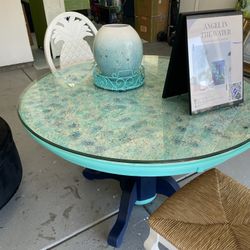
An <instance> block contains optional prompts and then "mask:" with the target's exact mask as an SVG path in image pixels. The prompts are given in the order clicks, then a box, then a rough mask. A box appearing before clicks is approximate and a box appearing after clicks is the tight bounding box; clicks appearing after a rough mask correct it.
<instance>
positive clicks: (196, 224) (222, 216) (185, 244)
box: [144, 169, 250, 250]
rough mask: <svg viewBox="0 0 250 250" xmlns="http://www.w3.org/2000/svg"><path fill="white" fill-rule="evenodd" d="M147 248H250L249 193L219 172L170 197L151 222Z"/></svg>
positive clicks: (214, 249) (155, 213)
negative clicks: (161, 245) (161, 244)
mask: <svg viewBox="0 0 250 250" xmlns="http://www.w3.org/2000/svg"><path fill="white" fill-rule="evenodd" d="M149 224H150V228H151V229H150V235H149V238H148V239H147V241H146V242H145V244H144V246H145V248H146V249H158V241H160V242H161V243H163V244H164V243H166V244H164V245H166V246H167V247H168V248H170V249H188V250H190V249H191V250H195V249H199V250H201V249H211V250H222V249H227V250H239V249H242V250H243V249H244V250H247V249H250V190H249V189H248V188H246V187H244V186H242V185H241V184H239V183H237V182H236V181H234V180H233V179H232V178H230V177H228V176H226V175H224V174H222V173H221V172H220V171H218V170H216V169H212V170H209V171H208V172H206V173H204V174H202V175H200V176H199V177H197V178H196V179H194V180H193V181H192V182H190V183H189V184H187V185H186V186H184V187H183V188H181V189H180V190H179V191H178V192H176V193H175V194H174V195H173V196H171V197H170V198H168V199H167V200H166V201H165V202H164V203H163V204H162V205H161V206H160V207H159V208H158V209H157V210H156V211H155V212H154V213H153V214H152V215H151V216H150V219H149Z"/></svg>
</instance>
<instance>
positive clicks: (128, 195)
mask: <svg viewBox="0 0 250 250" xmlns="http://www.w3.org/2000/svg"><path fill="white" fill-rule="evenodd" d="M121 189H122V197H121V201H120V209H119V213H118V217H117V220H116V222H115V225H114V226H113V228H112V230H111V231H110V233H109V236H108V244H109V245H111V246H114V247H119V246H120V245H121V243H122V239H123V235H124V233H125V231H126V228H127V225H128V221H129V218H130V215H131V212H132V209H133V206H134V204H135V201H136V199H137V185H136V180H135V179H132V180H128V179H127V180H126V181H125V180H123V181H122V182H121Z"/></svg>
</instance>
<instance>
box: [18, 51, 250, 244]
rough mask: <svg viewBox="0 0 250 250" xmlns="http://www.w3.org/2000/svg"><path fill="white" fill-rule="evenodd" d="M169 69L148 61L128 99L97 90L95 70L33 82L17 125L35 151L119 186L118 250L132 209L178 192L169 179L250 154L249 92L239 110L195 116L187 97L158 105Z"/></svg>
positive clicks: (113, 235)
mask: <svg viewBox="0 0 250 250" xmlns="http://www.w3.org/2000/svg"><path fill="white" fill-rule="evenodd" d="M168 62H169V59H168V58H166V57H159V56H144V58H143V65H144V68H145V84H144V85H143V86H142V87H140V88H138V89H134V90H130V91H126V92H115V91H108V90H103V89H100V88H98V87H96V86H95V85H94V84H93V74H92V72H93V68H94V64H93V63H83V64H81V65H76V66H73V67H70V68H67V69H64V70H61V71H58V72H56V73H54V74H48V75H47V76H45V77H44V78H42V79H41V80H39V81H35V82H33V83H32V84H31V85H30V86H29V87H28V88H27V89H26V90H25V91H24V93H23V94H22V96H21V97H20V103H19V108H18V114H19V117H20V119H21V121H22V123H23V125H24V126H25V128H26V129H27V130H28V132H29V133H30V135H31V136H32V137H33V138H34V139H35V140H36V141H37V142H38V143H40V144H41V145H43V146H44V147H46V148H47V149H49V150H50V151H52V152H53V153H55V154H57V155H59V156H61V157H62V158H64V159H66V160H68V161H70V162H73V163H75V164H78V165H80V166H83V167H86V169H85V170H84V176H85V177H86V178H88V179H94V178H115V179H117V180H119V181H120V184H121V189H122V192H123V193H122V197H121V203H120V212H119V214H118V219H117V221H116V223H115V225H114V227H113V229H112V230H111V232H110V234H109V238H108V242H109V244H110V245H113V246H119V245H120V244H121V241H122V237H123V234H124V232H125V229H126V226H127V223H128V219H129V216H130V213H131V210H132V207H133V205H134V204H135V203H136V204H146V203H148V202H151V201H152V200H153V199H154V198H155V196H156V194H157V193H161V194H165V195H168V196H169V195H171V194H172V193H174V192H175V191H176V190H178V188H179V187H178V185H177V183H176V182H175V181H174V179H173V178H172V177H170V176H172V175H179V174H186V173H195V172H202V171H205V170H207V169H210V168H212V167H214V166H216V165H218V164H220V163H222V162H224V161H226V160H228V159H230V158H232V157H234V156H236V155H238V154H240V153H242V152H244V151H246V150H248V149H249V148H250V140H249V138H250V115H249V113H250V84H249V83H248V82H246V81H245V84H244V102H243V103H242V104H240V105H238V106H231V107H225V108H221V109H218V110H213V111H209V112H205V113H201V114H198V115H194V116H190V115H189V99H188V98H189V97H188V94H184V95H180V96H176V97H171V98H168V99H162V97H161V96H162V91H163V87H164V82H165V77H166V73H167V68H168ZM177 73H178V72H177Z"/></svg>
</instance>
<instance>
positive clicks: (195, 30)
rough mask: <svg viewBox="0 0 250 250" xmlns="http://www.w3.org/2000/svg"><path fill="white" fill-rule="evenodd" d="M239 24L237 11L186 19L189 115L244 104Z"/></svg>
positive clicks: (241, 20)
mask: <svg viewBox="0 0 250 250" xmlns="http://www.w3.org/2000/svg"><path fill="white" fill-rule="evenodd" d="M242 22H243V17H242V13H241V12H238V11H231V12H228V11H226V12H219V13H216V12H215V13H211V12H209V13H202V14H197V15H190V16H189V15H187V17H186V28H187V48H188V67H189V69H188V70H189V90H190V91H189V92H190V106H191V109H190V113H191V114H196V113H200V112H204V111H207V110H210V109H215V108H218V107H221V106H225V105H234V104H239V103H241V102H243V29H242Z"/></svg>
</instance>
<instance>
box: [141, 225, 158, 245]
mask: <svg viewBox="0 0 250 250" xmlns="http://www.w3.org/2000/svg"><path fill="white" fill-rule="evenodd" d="M144 248H145V249H146V250H159V234H158V233H156V232H155V231H154V230H153V229H151V228H150V232H149V236H148V238H147V239H146V241H145V242H144Z"/></svg>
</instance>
